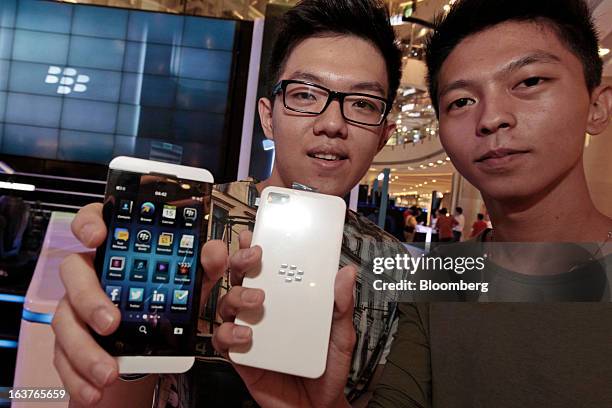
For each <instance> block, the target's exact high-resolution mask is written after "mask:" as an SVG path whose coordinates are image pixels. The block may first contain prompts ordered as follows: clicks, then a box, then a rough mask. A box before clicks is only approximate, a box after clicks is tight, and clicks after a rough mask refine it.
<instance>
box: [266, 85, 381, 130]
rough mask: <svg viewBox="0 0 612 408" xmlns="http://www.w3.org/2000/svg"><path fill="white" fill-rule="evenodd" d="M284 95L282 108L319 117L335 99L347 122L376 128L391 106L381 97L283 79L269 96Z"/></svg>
mask: <svg viewBox="0 0 612 408" xmlns="http://www.w3.org/2000/svg"><path fill="white" fill-rule="evenodd" d="M281 91H282V92H283V105H285V108H287V109H289V110H292V111H294V112H299V113H306V114H310V115H320V114H321V113H323V112H325V109H327V107H328V106H329V105H330V104H331V102H332V101H333V100H334V99H337V100H338V102H340V112H341V113H342V117H343V118H344V119H345V120H346V121H347V122H353V123H358V124H360V125H366V126H379V125H380V124H382V123H383V121H384V120H385V117H386V116H387V114H388V113H389V110H390V107H391V104H390V103H389V102H388V101H387V100H386V99H385V98H382V97H380V96H375V95H369V94H364V93H355V92H351V93H346V92H337V91H332V90H331V89H327V88H325V87H324V86H321V85H317V84H313V83H311V82H306V81H298V80H294V79H284V80H282V81H280V82H279V83H278V84H276V85H275V86H274V89H273V90H272V95H273V96H276V95H278V93H280V92H281Z"/></svg>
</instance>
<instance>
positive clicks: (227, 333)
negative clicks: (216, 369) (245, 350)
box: [212, 323, 253, 356]
mask: <svg viewBox="0 0 612 408" xmlns="http://www.w3.org/2000/svg"><path fill="white" fill-rule="evenodd" d="M252 336H253V332H252V330H251V328H250V327H247V326H239V325H237V324H234V323H223V324H222V325H221V326H219V327H218V328H217V329H216V330H215V334H214V335H213V339H212V343H213V347H214V348H215V350H217V352H219V353H221V354H222V355H223V356H227V353H228V351H229V349H230V348H233V347H238V346H245V345H248V344H249V343H250V342H251V339H252Z"/></svg>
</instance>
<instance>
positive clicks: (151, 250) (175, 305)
mask: <svg viewBox="0 0 612 408" xmlns="http://www.w3.org/2000/svg"><path fill="white" fill-rule="evenodd" d="M211 189H212V185H211V184H210V183H203V182H198V181H192V180H178V179H175V178H171V177H168V176H162V175H143V174H138V173H130V172H125V171H117V170H111V171H110V173H109V180H108V184H107V195H106V200H105V204H104V218H105V221H106V225H107V227H108V238H107V241H106V243H105V244H104V245H103V246H102V247H100V248H99V249H98V253H97V255H96V267H97V270H98V274H99V276H100V281H101V284H102V288H103V290H104V291H105V292H106V294H107V296H108V297H109V299H110V300H111V301H112V302H113V303H115V305H117V307H118V308H119V309H120V311H121V317H122V320H121V325H120V327H119V329H118V330H117V331H116V332H115V333H113V334H112V335H111V336H108V337H98V340H99V341H100V342H101V343H102V345H103V346H104V347H105V348H106V349H107V350H108V351H109V352H111V354H114V355H189V354H193V344H194V337H195V330H196V327H197V324H196V321H197V312H198V309H199V299H200V296H199V288H200V282H201V276H202V270H201V269H202V268H201V266H200V259H199V251H200V248H201V245H202V243H203V241H204V240H205V238H206V230H207V219H208V210H209V208H210V198H211Z"/></svg>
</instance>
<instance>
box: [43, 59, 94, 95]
mask: <svg viewBox="0 0 612 408" xmlns="http://www.w3.org/2000/svg"><path fill="white" fill-rule="evenodd" d="M89 80H90V78H89V75H82V74H78V73H77V70H76V69H74V68H70V67H66V68H64V69H62V68H61V67H58V66H55V65H50V66H49V70H48V71H47V77H46V78H45V83H47V84H59V85H58V86H57V91H56V92H57V93H58V94H60V95H68V94H70V93H72V92H78V93H83V92H85V91H87V85H85V84H87V83H89Z"/></svg>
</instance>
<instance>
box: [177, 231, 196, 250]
mask: <svg viewBox="0 0 612 408" xmlns="http://www.w3.org/2000/svg"><path fill="white" fill-rule="evenodd" d="M193 239H194V236H193V235H187V234H185V235H183V236H182V237H181V242H180V247H181V248H185V249H192V248H193Z"/></svg>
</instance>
